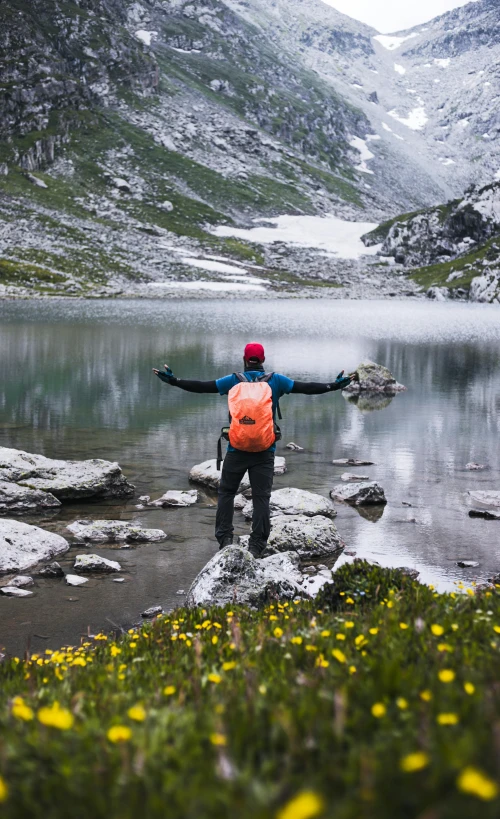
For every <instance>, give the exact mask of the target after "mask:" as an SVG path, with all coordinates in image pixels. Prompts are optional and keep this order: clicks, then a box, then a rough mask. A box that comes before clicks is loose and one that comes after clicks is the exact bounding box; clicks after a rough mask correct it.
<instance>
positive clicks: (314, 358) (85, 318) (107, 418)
mask: <svg viewBox="0 0 500 819" xmlns="http://www.w3.org/2000/svg"><path fill="white" fill-rule="evenodd" d="M248 341H260V342H262V343H263V344H264V346H265V348H266V355H267V360H266V370H267V371H277V372H282V373H285V374H286V375H289V376H290V377H291V378H296V379H298V380H314V381H318V380H320V381H326V380H331V379H334V378H335V377H336V375H337V374H338V372H339V371H340V370H342V369H345V370H346V371H347V372H349V371H351V370H354V369H355V368H356V366H357V365H358V364H359V363H360V362H361V361H363V360H366V359H371V360H372V361H376V362H378V363H380V364H384V365H386V366H387V367H389V369H390V370H391V371H392V372H393V374H394V375H395V377H396V379H397V380H398V381H400V382H401V383H403V384H405V385H406V386H407V391H406V392H404V393H401V394H399V395H397V396H395V397H394V398H393V399H390V398H384V397H382V398H379V399H378V400H375V401H367V400H364V399H360V400H359V401H358V402H356V401H353V400H352V399H351V400H348V399H346V398H345V397H344V396H343V395H342V394H340V393H338V392H337V393H334V394H327V395H323V396H313V397H310V396H294V395H291V396H286V397H284V398H283V399H282V402H281V409H282V412H283V421H282V422H281V426H282V430H283V439H282V441H281V442H280V443H279V445H278V454H280V455H285V456H286V459H287V467H288V471H287V472H286V474H284V475H282V476H279V477H276V478H275V488H279V487H282V486H295V487H299V488H302V489H307V490H310V491H313V492H318V493H320V494H322V495H325V496H328V494H329V492H330V490H331V489H332V487H333V486H334V485H335V484H338V483H340V482H341V481H340V476H341V474H342V473H343V472H346V471H349V468H347V469H346V468H345V467H341V466H334V465H333V464H332V460H333V459H334V458H361V459H367V460H370V461H373V462H374V464H373V465H372V466H368V467H360V468H355V469H352V468H351V471H353V472H356V473H361V474H364V475H367V476H369V478H370V480H377V481H378V482H379V483H380V484H381V485H382V486H383V488H384V489H385V493H386V496H387V499H388V504H387V506H385V507H377V508H375V507H372V508H371V509H370V508H368V509H367V508H365V509H356V508H353V507H350V506H347V505H344V504H341V503H337V504H336V508H337V510H338V515H337V518H336V524H337V528H338V530H339V533H340V535H341V536H342V538H343V539H344V541H345V543H346V548H347V550H348V551H349V552H351V553H355V554H356V556H357V557H361V558H366V559H367V560H370V561H377V562H379V563H380V564H381V565H383V566H408V567H412V568H415V569H417V570H418V571H419V572H420V579H421V581H423V582H426V583H432V584H434V585H435V586H436V588H437V589H443V590H444V589H453V588H455V589H456V588H457V584H463V586H465V588H468V587H470V586H471V584H472V583H473V582H480V581H483V580H485V579H486V578H488V577H491V576H492V575H493V574H496V573H498V572H500V522H499V521H486V520H481V519H471V518H469V516H468V512H469V509H470V508H472V507H473V505H474V504H473V503H472V502H471V500H470V498H469V497H468V495H467V491H468V490H473V489H485V490H486V489H497V490H498V489H500V366H499V364H500V354H499V351H500V312H499V310H498V307H489V306H483V305H467V304H456V303H455V304H454V303H445V304H440V303H430V302H423V301H422V302H418V301H407V302H396V301H337V300H331V301H329V300H323V301H319V300H308V299H291V300H279V301H278V300H275V301H274V300H261V301H237V300H234V301H233V300H230V299H228V298H227V297H224V298H218V299H216V300H202V301H197V300H188V299H186V300H175V301H172V302H170V301H168V300H165V299H161V300H158V301H156V300H152V299H151V300H134V301H132V300H130V301H124V300H114V301H104V300H103V301H99V300H93V301H80V300H51V301H49V300H46V301H12V302H3V303H1V304H0V357H1V373H2V377H1V383H0V445H1V446H6V447H14V448H16V449H22V450H26V451H27V452H33V453H42V454H44V455H46V456H48V457H52V458H62V459H86V458H104V459H106V460H111V461H118V463H119V464H120V466H121V467H122V469H123V472H124V474H125V475H126V476H127V478H128V479H129V480H130V481H131V482H132V483H133V484H134V485H135V487H136V494H135V496H134V497H133V498H130V499H129V500H127V501H126V502H123V501H119V502H118V501H100V502H87V503H83V502H69V503H65V504H64V505H63V506H62V508H61V509H60V510H59V511H57V512H55V513H51V514H50V515H45V516H35V515H32V516H29V517H25V518H22V519H23V520H25V521H26V522H28V523H33V524H36V525H39V526H42V527H44V528H46V529H48V530H51V531H55V532H58V533H59V534H62V535H63V536H65V537H68V536H69V533H68V532H67V531H66V529H65V527H66V526H67V525H68V524H69V523H71V522H73V521H74V520H78V519H121V520H133V521H136V522H138V523H140V524H141V525H143V526H146V527H152V528H160V529H163V530H164V531H165V532H167V534H168V538H167V540H165V541H164V542H161V543H153V544H144V545H141V544H138V545H134V544H133V545H131V547H130V548H126V549H123V548H120V547H119V545H118V544H117V545H116V546H113V545H109V544H106V545H105V547H102V546H101V545H100V544H92V545H91V546H88V547H82V546H78V547H76V546H72V547H71V549H70V550H69V551H68V552H67V553H66V554H65V555H63V556H62V557H60V558H58V562H59V563H60V564H61V566H62V567H63V569H64V570H65V571H71V570H72V567H73V563H74V559H75V555H76V554H79V553H82V552H96V553H97V554H99V555H102V556H103V557H107V558H111V559H114V560H118V561H119V563H120V564H121V566H122V571H121V572H120V574H119V575H118V576H119V577H122V578H124V582H122V583H115V582H113V577H115V575H104V576H98V575H91V576H90V580H89V582H88V583H87V584H85V586H82V587H77V588H72V587H70V586H68V585H67V584H66V583H65V581H64V579H49V578H41V577H40V578H36V577H35V586H34V587H33V588H32V590H33V591H34V594H33V595H32V596H31V597H27V598H24V599H22V598H20V599H16V598H8V597H0V647H2V646H3V647H5V648H6V649H7V651H9V652H13V653H18V654H21V653H22V652H23V651H25V650H26V649H27V648H30V649H31V650H32V651H35V650H36V651H40V650H43V649H44V648H45V647H52V648H55V647H57V646H58V645H61V644H75V643H79V641H80V638H81V637H82V636H84V635H86V634H87V633H88V630H90V633H95V632H97V631H100V630H104V631H106V630H108V629H112V628H128V627H129V626H130V625H131V624H132V623H134V622H137V621H138V620H140V613H141V612H142V611H143V610H144V609H145V608H147V607H149V606H153V605H162V606H163V608H164V609H165V610H169V609H172V608H174V607H176V606H179V605H182V603H183V601H184V599H185V594H186V592H187V590H188V589H189V585H190V583H191V582H192V580H193V579H194V577H195V576H196V574H197V573H198V572H199V571H200V569H201V568H202V567H203V566H204V565H205V563H206V562H207V561H208V560H209V559H210V558H211V557H212V555H214V554H215V552H216V549H217V544H216V542H215V540H214V536H213V528H214V520H215V509H216V495H215V493H211V492H209V491H205V490H204V489H203V488H200V492H199V502H198V503H197V504H196V505H195V506H192V507H190V508H179V509H176V508H169V509H161V508H160V509H158V508H145V509H138V508H137V505H138V503H139V501H138V497H139V496H140V495H144V494H147V495H150V496H151V498H152V499H155V498H157V497H159V496H160V495H162V494H163V493H164V492H166V491H167V489H188V488H193V487H190V484H189V481H188V473H189V470H190V468H191V467H192V466H193V465H194V464H196V463H199V462H201V461H205V460H207V459H209V458H214V457H215V456H216V443H217V438H218V435H219V432H220V428H221V426H222V425H223V424H224V423H225V422H226V419H227V399H224V398H221V397H219V396H217V395H193V394H188V393H185V392H183V391H181V390H179V389H175V388H171V387H169V386H167V385H165V384H163V383H162V382H160V381H159V380H158V379H157V378H156V377H155V376H154V374H153V373H152V368H153V367H158V368H161V367H162V366H163V364H164V363H168V364H169V365H170V366H171V367H172V369H173V371H174V374H175V375H177V376H179V377H185V378H200V379H212V378H217V377H220V376H222V375H226V374H228V373H231V372H234V371H237V370H240V369H241V367H242V361H241V357H242V351H243V347H244V345H245V343H246V342H248ZM289 441H295V442H296V443H297V444H299V445H300V446H302V447H303V448H304V449H303V451H301V452H295V451H290V450H288V449H286V448H285V445H286V444H287V443H288V442H289ZM469 462H477V463H480V464H484V465H485V467H486V468H485V469H484V470H482V471H478V472H471V471H468V470H466V468H465V466H466V464H467V463H469ZM235 531H236V534H245V533H247V532H248V531H249V526H248V524H247V523H246V522H245V521H244V519H243V517H242V515H241V513H240V512H236V513H235ZM69 539H70V540H71V538H69ZM352 559H353V555H352V554H351V555H349V556H346V555H344V556H342V557H341V558H340V559H339V561H338V562H337V566H338V565H340V564H341V563H342V562H343V561H346V560H352ZM461 560H468V561H477V563H478V564H479V565H478V567H476V568H460V567H459V566H458V565H457V563H458V561H461ZM35 571H36V570H35V569H33V572H35ZM33 572H30V571H29V570H28V571H27V572H24V573H25V574H31V573H33Z"/></svg>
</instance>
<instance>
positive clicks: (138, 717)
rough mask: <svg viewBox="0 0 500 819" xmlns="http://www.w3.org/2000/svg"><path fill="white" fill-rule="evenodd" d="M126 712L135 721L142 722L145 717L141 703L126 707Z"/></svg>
mask: <svg viewBox="0 0 500 819" xmlns="http://www.w3.org/2000/svg"><path fill="white" fill-rule="evenodd" d="M127 714H128V716H129V717H130V719H133V720H135V722H144V720H145V719H146V711H145V710H144V708H143V707H142V705H133V706H132V708H129V709H128V711H127Z"/></svg>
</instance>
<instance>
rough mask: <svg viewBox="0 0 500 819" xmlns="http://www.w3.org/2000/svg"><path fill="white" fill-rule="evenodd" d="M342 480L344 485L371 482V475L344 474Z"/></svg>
mask: <svg viewBox="0 0 500 819" xmlns="http://www.w3.org/2000/svg"><path fill="white" fill-rule="evenodd" d="M340 480H341V481H344V483H356V482H359V481H369V480H370V477H369V475H355V474H354V472H343V473H342V475H341V476H340Z"/></svg>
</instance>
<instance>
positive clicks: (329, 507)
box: [243, 487, 337, 520]
mask: <svg viewBox="0 0 500 819" xmlns="http://www.w3.org/2000/svg"><path fill="white" fill-rule="evenodd" d="M270 510H271V517H273V516H276V515H307V516H308V517H313V516H314V515H325V517H328V518H334V517H335V515H336V514H337V512H336V510H335V508H334V506H333V504H332V503H331V501H330V500H328V499H327V498H324V497H323V495H317V494H316V493H315V492H307V491H306V490H305V489H296V488H294V487H284V488H283V489H276V490H275V491H274V492H271V501H270ZM252 513H253V503H252V501H251V500H250V501H248V503H247V504H246V505H245V506H244V507H243V515H244V516H245V517H246V518H247V519H249V520H250V519H251V517H252Z"/></svg>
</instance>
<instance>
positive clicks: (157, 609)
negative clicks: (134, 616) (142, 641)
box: [141, 606, 163, 617]
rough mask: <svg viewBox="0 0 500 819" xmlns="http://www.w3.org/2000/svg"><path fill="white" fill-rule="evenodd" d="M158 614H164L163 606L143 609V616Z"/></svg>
mask: <svg viewBox="0 0 500 819" xmlns="http://www.w3.org/2000/svg"><path fill="white" fill-rule="evenodd" d="M157 614H163V609H162V607H161V606H150V608H149V609H146V611H143V612H142V614H141V617H156V615H157Z"/></svg>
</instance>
